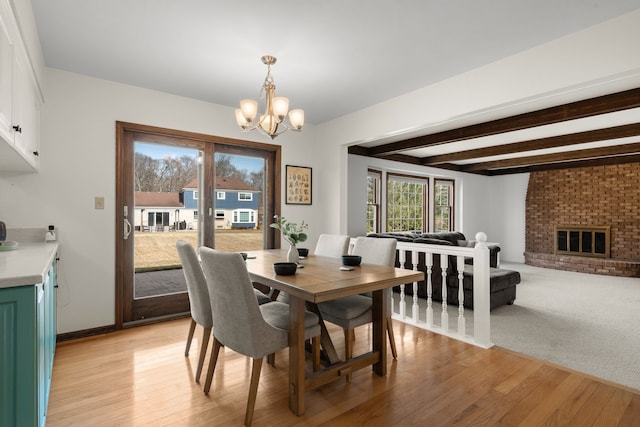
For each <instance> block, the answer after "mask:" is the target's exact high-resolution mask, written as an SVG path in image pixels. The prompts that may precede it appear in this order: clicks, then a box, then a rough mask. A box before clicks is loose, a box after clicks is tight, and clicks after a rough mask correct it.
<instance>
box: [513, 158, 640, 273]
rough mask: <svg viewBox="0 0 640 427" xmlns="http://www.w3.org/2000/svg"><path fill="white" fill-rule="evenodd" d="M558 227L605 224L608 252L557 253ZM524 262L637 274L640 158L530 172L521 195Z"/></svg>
mask: <svg viewBox="0 0 640 427" xmlns="http://www.w3.org/2000/svg"><path fill="white" fill-rule="evenodd" d="M568 224H569V225H570V226H567V225H568ZM558 227H561V228H562V227H565V228H567V227H575V228H576V229H580V228H581V227H582V228H589V227H591V228H593V227H605V228H608V229H609V230H610V235H609V238H610V253H609V254H608V255H609V256H608V257H603V256H599V257H591V256H581V255H572V254H568V253H562V251H561V252H558V251H557V238H558V235H557V231H558ZM525 263H526V264H530V265H535V266H539V267H546V268H555V269H559V270H569V271H579V272H585V273H595V274H605V275H613V276H627V277H640V163H627V164H619V165H611V166H594V167H586V168H575V169H562V170H555V171H542V172H532V173H531V175H530V177H529V186H528V189H527V199H526V242H525Z"/></svg>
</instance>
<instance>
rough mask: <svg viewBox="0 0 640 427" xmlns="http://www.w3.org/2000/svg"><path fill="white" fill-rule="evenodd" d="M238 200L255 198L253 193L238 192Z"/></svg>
mask: <svg viewBox="0 0 640 427" xmlns="http://www.w3.org/2000/svg"><path fill="white" fill-rule="evenodd" d="M238 200H246V201H251V200H253V193H238Z"/></svg>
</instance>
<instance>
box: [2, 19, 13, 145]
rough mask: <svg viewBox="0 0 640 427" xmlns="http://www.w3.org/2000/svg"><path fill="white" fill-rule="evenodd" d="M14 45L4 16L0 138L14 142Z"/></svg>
mask: <svg viewBox="0 0 640 427" xmlns="http://www.w3.org/2000/svg"><path fill="white" fill-rule="evenodd" d="M12 67H13V45H12V44H11V39H10V38H9V34H8V32H7V28H6V26H5V24H4V21H3V18H2V16H0V137H1V138H4V139H5V140H6V141H7V142H13V129H12V128H11V120H12V117H13V114H12V98H11V91H12V86H13V79H12V75H13V68H12Z"/></svg>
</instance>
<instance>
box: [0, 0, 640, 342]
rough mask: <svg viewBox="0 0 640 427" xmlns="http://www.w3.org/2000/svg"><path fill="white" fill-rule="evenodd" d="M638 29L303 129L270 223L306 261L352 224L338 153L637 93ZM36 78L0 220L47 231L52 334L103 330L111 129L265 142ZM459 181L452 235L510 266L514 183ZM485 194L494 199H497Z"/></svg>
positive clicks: (88, 81)
mask: <svg viewBox="0 0 640 427" xmlns="http://www.w3.org/2000/svg"><path fill="white" fill-rule="evenodd" d="M21 1H22V0H21ZM25 10H26V11H28V8H21V10H20V12H21V13H23V12H24V11H25ZM25 13H26V12H25ZM21 18H22V17H21ZM639 22H640V11H638V12H634V13H631V14H628V15H626V16H623V17H620V18H617V19H614V20H612V21H609V22H605V23H603V24H601V25H598V26H596V27H593V28H591V29H588V30H585V31H582V32H579V33H576V34H573V35H570V36H567V37H564V38H562V39H559V40H557V41H554V42H552V43H549V44H547V45H543V46H540V47H537V48H535V49H531V50H530V51H527V52H523V53H520V54H518V55H514V56H513V57H510V58H507V59H504V60H502V61H498V62H496V63H493V64H489V65H487V66H484V67H482V68H480V69H477V70H474V71H470V72H468V73H465V74H463V75H460V76H457V77H454V78H451V79H448V80H445V81H443V82H440V83H437V84H434V85H432V86H429V87H426V88H423V89H420V90H417V91H414V92H412V93H409V94H406V95H403V96H401V97H398V98H395V99H392V100H389V101H386V102H383V103H380V104H378V105H374V106H372V107H370V108H367V109H364V110H362V111H359V112H355V113H353V114H349V115H347V116H344V117H341V118H338V119H336V120H333V121H331V122H328V123H325V124H322V125H320V126H317V127H314V126H311V125H307V126H305V130H304V132H302V133H300V134H297V133H296V134H284V135H282V136H280V137H278V138H277V139H276V140H275V141H274V142H275V143H276V144H281V145H282V146H283V152H282V154H283V161H282V164H283V165H286V164H293V165H299V166H311V167H313V205H312V206H296V205H284V204H283V206H282V209H281V212H280V213H281V214H282V215H284V216H286V217H288V218H290V219H291V220H294V221H299V220H301V219H304V220H305V221H306V222H309V223H310V224H311V229H310V235H311V238H310V241H309V243H308V246H309V247H313V245H314V244H315V240H316V238H317V235H318V234H319V233H320V232H329V233H336V232H348V231H350V230H353V231H354V233H355V232H356V231H357V230H358V225H357V224H358V222H357V221H358V218H357V213H356V212H357V210H359V209H362V207H359V206H354V205H353V204H352V202H351V199H350V198H349V197H350V195H353V194H354V192H355V191H356V189H357V188H358V187H359V184H358V183H357V181H356V180H358V179H364V178H363V177H361V175H360V174H359V173H358V172H357V168H360V170H362V168H363V167H364V168H365V170H366V166H365V165H364V164H363V163H362V162H363V160H360V161H357V160H354V161H353V162H352V161H351V160H350V159H351V158H352V157H356V156H348V155H347V146H348V145H349V144H353V143H356V142H360V141H371V140H376V139H384V138H391V137H394V138H398V137H399V136H400V135H405V136H407V135H409V134H410V133H411V132H413V131H416V130H418V129H427V130H429V131H436V130H443V129H447V128H453V127H457V126H461V125H464V124H468V123H472V122H480V121H484V120H489V119H492V118H496V117H504V116H508V115H511V114H515V113H518V112H523V111H529V110H532V109H536V108H542V107H545V106H549V105H554V104H560V103H564V102H568V101H571V100H575V99H584V98H588V97H591V96H597V95H602V94H605V93H612V92H616V91H619V90H623V89H629V88H633V87H640V55H638V54H637V40H639V39H640V25H639V24H638V23H639ZM29 29H30V31H29V34H30V36H29V40H28V42H29V44H33V37H32V36H33V27H32V26H31V25H29ZM34 62H39V58H36V59H34ZM35 68H36V69H39V68H40V67H39V66H38V64H36V67H35ZM37 72H39V71H37ZM42 73H43V74H42V75H40V76H39V77H42V76H44V82H41V83H43V86H44V93H45V105H44V106H43V109H42V123H41V150H40V152H41V172H40V173H39V174H32V175H19V176H12V177H0V195H2V201H1V202H0V218H1V219H2V220H3V221H5V222H6V223H7V224H8V226H9V227H10V228H19V227H42V226H46V225H48V224H55V225H56V227H58V230H59V240H60V243H61V247H62V249H61V256H62V263H61V271H60V273H61V275H60V282H61V286H62V287H61V289H60V292H59V295H60V303H59V318H58V320H59V323H58V332H60V333H64V332H70V331H77V330H83V329H89V328H95V327H100V326H105V325H111V324H113V323H114V310H115V309H114V300H115V299H114V289H115V283H114V280H115V279H114V278H115V273H114V265H115V260H114V256H115V254H114V252H115V238H116V237H115V236H116V227H115V224H114V218H115V211H114V205H113V203H114V197H115V122H116V121H117V120H120V121H128V122H134V123H140V124H146V125H153V126H160V127H166V128H171V129H181V130H186V131H190V132H201V133H205V134H211V135H219V136H225V137H232V138H239V139H250V140H255V141H264V139H262V138H261V137H260V136H259V135H257V134H242V133H240V132H239V131H238V129H237V128H236V125H235V124H234V123H235V122H234V115H233V109H232V108H229V107H223V106H219V105H213V104H208V103H205V102H201V101H197V100H192V99H186V98H181V97H177V96H173V95H167V94H162V93H158V92H154V91H149V90H144V89H140V88H135V87H131V86H125V85H120V84H116V83H112V82H107V81H103V80H98V79H93V78H89V77H84V76H80V75H75V74H72V73H68V72H64V71H58V70H53V69H48V68H44V70H43V71H42ZM352 167H353V168H354V170H353V171H352V170H351V168H352ZM398 168H407V169H412V168H411V167H409V166H407V165H402V166H398ZM423 170H425V169H423ZM426 170H429V169H426ZM433 171H434V173H442V172H441V171H440V172H435V171H437V170H435V169H433ZM461 175H464V176H463V177H461V176H457V175H456V179H461V180H462V181H461V182H462V186H460V187H457V188H459V189H461V191H459V192H458V195H457V197H459V198H460V199H459V203H460V206H461V207H462V210H463V216H462V217H461V218H458V219H457V220H456V222H457V226H458V225H459V226H460V227H461V228H459V229H460V230H462V231H464V232H465V233H467V234H475V232H476V231H485V232H487V234H488V236H489V238H490V239H491V240H497V241H499V242H501V243H503V247H504V252H503V254H502V256H503V259H509V260H512V259H513V260H518V257H519V256H521V255H520V254H519V253H521V252H522V250H520V249H517V243H518V241H521V242H523V241H524V215H523V209H522V205H521V203H522V200H523V198H524V195H523V194H524V192H523V188H524V189H526V184H525V181H526V179H525V177H524V176H520V177H515V178H511V177H502V178H495V177H494V178H489V177H473V179H472V178H469V177H468V176H467V174H461ZM365 177H366V174H365ZM351 179H353V180H354V181H353V182H351V181H350V180H351ZM347 183H348V185H347ZM359 188H366V187H364V186H361V187H359ZM494 188H501V189H502V191H501V192H500V193H499V194H498V193H497V192H493V191H492V189H494ZM507 194H509V195H513V196H517V197H514V198H513V199H512V198H511V197H510V196H509V197H508V196H507ZM95 196H104V197H105V209H104V210H102V211H97V210H94V209H93V206H94V205H93V200H94V197H95ZM353 200H357V198H354V199H353ZM513 200H515V201H513ZM9 201H10V202H9ZM500 203H503V205H502V206H503V207H500V205H499V204H500ZM492 205H495V206H492ZM516 212H519V213H516ZM501 214H503V215H506V216H501ZM458 221H460V222H459V224H458ZM494 236H496V237H497V238H496V239H494V238H493V237H494ZM511 248H513V249H511ZM512 252H513V253H512ZM512 257H513V258H512Z"/></svg>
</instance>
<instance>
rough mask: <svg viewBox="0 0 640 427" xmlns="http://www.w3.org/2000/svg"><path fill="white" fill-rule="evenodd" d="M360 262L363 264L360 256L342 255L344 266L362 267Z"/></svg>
mask: <svg viewBox="0 0 640 427" xmlns="http://www.w3.org/2000/svg"><path fill="white" fill-rule="evenodd" d="M360 262H362V257H361V256H360V255H342V265H346V266H349V267H356V266H358V265H360Z"/></svg>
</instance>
